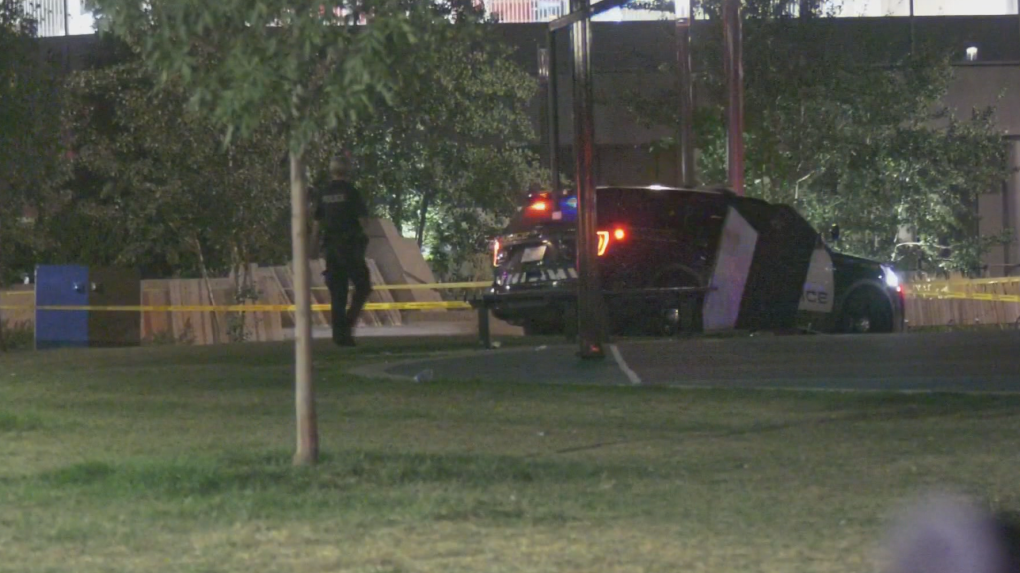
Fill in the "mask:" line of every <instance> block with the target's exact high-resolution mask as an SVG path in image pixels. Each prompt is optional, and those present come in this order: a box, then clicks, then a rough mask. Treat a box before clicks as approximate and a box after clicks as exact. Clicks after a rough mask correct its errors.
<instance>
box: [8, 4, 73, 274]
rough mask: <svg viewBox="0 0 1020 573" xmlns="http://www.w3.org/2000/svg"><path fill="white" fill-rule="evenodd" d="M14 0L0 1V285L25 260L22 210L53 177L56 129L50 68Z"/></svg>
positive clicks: (30, 235) (29, 241)
mask: <svg viewBox="0 0 1020 573" xmlns="http://www.w3.org/2000/svg"><path fill="white" fill-rule="evenodd" d="M36 29H37V22H36V21H35V20H33V19H32V18H31V17H29V15H27V14H26V13H25V11H24V3H23V2H21V1H20V0H0V285H2V284H3V283H4V282H5V279H6V280H9V279H10V278H11V276H10V274H9V273H13V272H14V271H15V270H21V271H25V270H28V269H27V268H19V269H15V268H14V267H15V266H18V267H25V266H27V265H30V264H31V253H32V252H33V249H34V241H33V239H34V236H35V234H34V232H32V229H31V228H30V227H29V226H27V225H26V224H24V223H23V221H22V217H23V215H24V214H25V213H26V208H30V207H34V206H35V205H37V204H38V203H39V201H38V198H39V197H38V196H39V194H40V193H41V191H42V190H43V189H45V188H46V187H47V186H48V185H49V182H50V181H51V180H52V179H53V178H55V177H59V167H60V153H61V132H60V118H59V110H60V105H59V98H58V96H57V89H56V88H57V80H56V79H55V74H54V70H53V68H54V66H53V65H52V63H51V62H48V61H46V60H45V59H44V58H43V56H42V53H43V52H42V50H41V48H40V47H39V44H38V41H37V38H36Z"/></svg>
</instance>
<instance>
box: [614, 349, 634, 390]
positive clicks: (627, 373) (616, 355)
mask: <svg viewBox="0 0 1020 573" xmlns="http://www.w3.org/2000/svg"><path fill="white" fill-rule="evenodd" d="M609 351H610V352H612V353H613V359H614V360H616V364H617V366H619V367H620V370H621V371H622V372H623V374H624V376H626V377H627V379H628V380H630V383H631V384H640V383H641V377H640V376H638V375H637V372H634V371H633V370H631V369H630V366H627V361H626V360H624V359H623V355H622V354H620V349H619V348H617V347H616V345H615V344H610V345H609Z"/></svg>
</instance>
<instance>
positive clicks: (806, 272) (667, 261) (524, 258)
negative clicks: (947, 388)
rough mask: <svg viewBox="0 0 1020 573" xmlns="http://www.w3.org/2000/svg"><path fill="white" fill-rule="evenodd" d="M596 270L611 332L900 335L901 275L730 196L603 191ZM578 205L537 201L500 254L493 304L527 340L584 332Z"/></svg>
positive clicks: (791, 217) (756, 203)
mask: <svg viewBox="0 0 1020 573" xmlns="http://www.w3.org/2000/svg"><path fill="white" fill-rule="evenodd" d="M596 193H597V195H596V210H597V212H596V226H597V229H598V231H597V233H598V268H599V280H600V287H601V289H602V291H603V294H604V296H603V299H604V301H605V316H606V317H607V318H608V319H609V325H610V328H611V332H614V333H617V334H619V333H633V334H671V333H675V332H678V331H688V332H712V331H725V330H750V331H755V330H790V329H808V330H811V331H821V332H847V333H850V332H897V331H900V330H902V329H903V325H904V298H903V288H902V286H901V285H900V279H899V277H898V275H897V274H896V272H895V271H894V270H893V269H892V268H890V267H889V266H886V265H883V264H881V263H879V262H876V261H871V260H867V259H862V258H859V257H853V256H849V255H845V254H840V253H837V252H835V251H833V250H832V249H831V248H830V247H829V246H828V245H827V244H826V243H825V241H824V240H823V239H822V237H821V236H820V234H819V233H818V232H817V231H815V230H814V229H813V228H812V227H811V225H810V224H809V223H808V222H807V221H806V220H805V219H804V218H803V217H801V216H800V215H799V214H798V213H797V212H796V211H795V210H794V209H793V208H791V207H789V206H787V205H780V204H771V203H768V202H766V201H763V200H760V199H755V198H750V197H741V196H738V195H736V194H735V193H733V192H732V191H730V190H728V189H724V188H697V189H679V188H670V187H661V186H649V187H600V188H598V189H597V190H596ZM576 224H577V198H576V197H575V196H573V195H570V194H566V193H564V194H553V193H549V192H541V193H533V194H531V195H529V196H528V197H527V199H526V201H525V202H524V204H523V205H521V207H520V209H519V211H518V212H517V214H516V215H515V216H514V218H513V219H512V221H511V222H510V224H509V226H508V227H507V229H506V230H505V232H504V233H503V234H502V235H501V236H499V237H497V238H496V239H495V240H494V241H493V243H492V257H493V259H492V264H493V268H494V280H493V283H492V286H491V287H490V288H489V289H487V291H486V293H485V295H484V299H485V303H486V305H487V306H488V307H490V308H491V309H492V310H493V314H494V315H495V316H496V317H497V318H500V319H502V320H505V321H508V322H510V323H511V324H515V325H519V326H523V327H524V329H525V333H526V334H552V333H560V332H564V331H565V330H566V331H568V332H569V331H570V330H571V328H572V327H573V326H575V325H576V286H577V277H578V275H577V270H576V256H577V253H576V249H575V229H576Z"/></svg>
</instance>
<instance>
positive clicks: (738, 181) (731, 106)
mask: <svg viewBox="0 0 1020 573" xmlns="http://www.w3.org/2000/svg"><path fill="white" fill-rule="evenodd" d="M723 35H724V37H725V54H724V63H725V67H726V82H727V86H728V89H727V91H728V94H729V103H728V105H727V109H726V116H727V121H726V127H727V134H728V135H727V153H726V168H727V171H728V172H729V185H730V187H731V188H732V189H733V191H734V192H735V193H736V194H737V195H743V194H744V65H743V62H742V56H743V54H742V46H741V43H742V39H741V33H740V0H723Z"/></svg>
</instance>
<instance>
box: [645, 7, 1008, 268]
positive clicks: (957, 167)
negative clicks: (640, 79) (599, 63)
mask: <svg viewBox="0 0 1020 573" xmlns="http://www.w3.org/2000/svg"><path fill="white" fill-rule="evenodd" d="M661 4H664V3H661ZM670 8H671V6H670ZM700 8H701V10H702V11H703V13H704V14H705V15H706V16H707V17H708V18H709V19H710V20H712V21H714V22H716V24H702V25H701V26H699V27H698V28H696V32H697V33H696V34H695V36H694V40H693V44H694V45H693V48H692V50H693V51H692V53H693V54H694V55H695V58H696V63H695V68H696V69H697V70H698V73H697V74H696V76H697V77H696V81H697V83H698V88H699V93H700V94H703V95H704V101H701V102H699V104H700V105H699V110H698V115H697V117H696V120H695V121H696V123H695V126H696V127H695V129H696V131H695V134H696V139H697V140H698V141H697V144H698V147H699V151H700V154H699V155H700V159H699V165H698V170H699V175H700V177H701V179H702V181H706V182H721V181H724V180H725V177H726V175H725V162H726V145H725V137H726V134H725V126H724V109H723V107H722V105H720V102H723V101H725V99H724V94H725V83H724V82H725V78H724V77H723V75H722V72H723V64H722V26H721V23H718V22H720V18H719V12H720V3H719V2H718V1H717V0H706V1H705V2H702V3H701V4H700ZM828 16H830V14H828V13H826V10H825V7H824V6H823V5H821V4H820V3H818V2H810V1H809V2H795V1H791V0H784V1H781V2H773V1H771V0H745V2H744V4H743V17H744V20H743V21H744V24H743V26H744V50H743V53H744V81H745V142H746V143H745V144H746V158H745V169H746V172H745V182H746V183H745V184H746V192H747V193H748V194H749V195H754V196H760V197H764V198H766V199H769V200H772V201H779V202H784V203H789V204H792V205H795V206H796V207H797V208H798V210H800V211H801V212H802V213H803V214H804V215H805V216H806V217H807V218H808V219H809V220H811V221H812V222H813V223H814V224H815V225H816V226H817V227H818V228H820V229H821V228H828V227H829V226H831V225H832V224H839V225H840V227H841V229H842V239H841V243H840V248H841V249H843V250H846V251H849V252H853V253H857V254H860V255H865V256H871V257H876V258H880V259H883V260H891V261H895V262H897V263H900V264H903V265H906V266H912V267H915V268H921V269H923V270H929V271H951V270H963V271H975V270H977V269H978V267H979V265H980V258H981V254H982V253H983V251H984V250H985V249H986V248H987V247H988V246H989V245H990V244H991V243H992V242H994V241H996V240H999V239H1000V238H999V237H979V236H978V234H977V218H978V215H977V210H976V204H977V199H978V197H979V196H980V195H981V194H983V193H987V192H992V191H995V190H997V188H998V186H999V185H1000V184H1001V181H1002V180H1003V178H1004V177H1005V175H1006V171H1005V170H1006V167H1005V165H1006V163H1005V156H1004V153H1005V147H1004V145H1003V142H1002V139H1001V135H1002V134H1001V133H1000V132H999V131H997V130H996V129H995V126H994V121H993V119H994V117H993V110H990V109H988V110H964V115H963V116H962V117H960V116H957V115H956V110H951V109H948V108H947V107H946V106H945V105H944V104H943V103H942V97H943V96H944V95H945V93H946V91H947V89H948V86H949V82H950V81H951V80H952V66H951V65H950V64H951V61H952V60H951V57H952V56H953V54H949V53H943V52H941V51H939V50H938V49H936V48H934V47H933V46H929V45H924V44H919V45H918V46H917V47H916V49H915V50H913V52H912V53H908V54H906V55H904V56H902V57H893V58H890V57H889V54H895V53H896V48H895V47H894V46H890V45H889V40H888V38H882V37H880V36H877V35H874V34H872V35H868V34H867V33H864V34H861V35H858V36H857V37H856V38H853V40H852V42H848V41H846V31H845V30H842V29H839V28H837V27H835V26H833V25H831V23H830V22H828V21H826V18H828ZM667 70H669V71H667ZM671 70H672V65H666V66H663V69H662V71H663V73H671ZM630 95H631V97H632V98H635V99H634V100H632V101H633V102H634V103H633V105H632V106H631V108H632V111H633V112H634V113H636V114H637V116H638V117H640V118H641V119H642V120H643V121H646V122H648V123H660V124H674V125H675V124H676V122H677V121H678V118H677V117H676V116H675V115H672V114H671V113H670V112H671V111H672V110H671V108H672V107H675V106H662V105H661V102H662V98H663V97H664V94H652V95H649V94H647V93H646V94H640V93H632V94H630ZM666 97H668V96H666ZM663 112H665V113H663ZM666 143H667V144H668V143H671V142H666Z"/></svg>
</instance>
